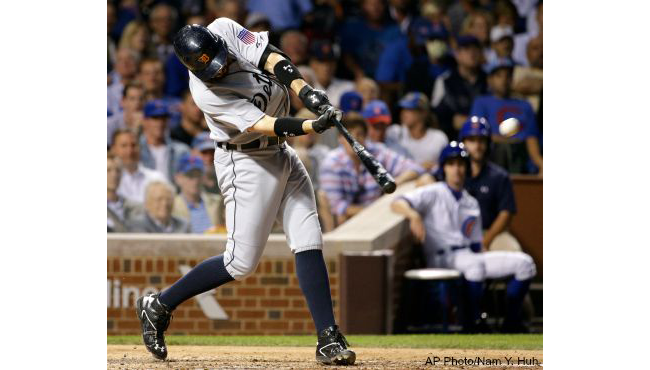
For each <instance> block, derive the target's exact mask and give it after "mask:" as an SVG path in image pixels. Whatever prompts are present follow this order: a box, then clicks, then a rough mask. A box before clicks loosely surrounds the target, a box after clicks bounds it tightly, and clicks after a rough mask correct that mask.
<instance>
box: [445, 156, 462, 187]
mask: <svg viewBox="0 0 650 370" xmlns="http://www.w3.org/2000/svg"><path fill="white" fill-rule="evenodd" d="M466 170H467V167H466V165H465V161H464V160H462V159H460V158H452V159H449V160H448V161H447V162H445V165H444V166H443V171H445V181H446V182H447V184H449V186H451V187H452V188H454V189H456V190H460V189H461V188H462V187H463V184H464V183H465V171H466Z"/></svg>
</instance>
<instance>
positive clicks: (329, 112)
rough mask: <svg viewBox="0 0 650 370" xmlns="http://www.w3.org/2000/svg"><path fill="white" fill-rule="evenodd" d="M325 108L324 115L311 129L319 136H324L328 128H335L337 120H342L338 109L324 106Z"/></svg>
mask: <svg viewBox="0 0 650 370" xmlns="http://www.w3.org/2000/svg"><path fill="white" fill-rule="evenodd" d="M323 108H324V109H323V114H321V116H320V117H318V119H316V120H314V122H312V124H311V127H312V128H313V129H314V131H316V133H318V134H322V133H323V132H324V131H325V130H327V129H328V128H330V127H333V126H334V120H335V119H339V120H340V119H341V112H340V111H338V110H337V109H336V108H334V107H332V106H331V105H329V106H324V107H323Z"/></svg>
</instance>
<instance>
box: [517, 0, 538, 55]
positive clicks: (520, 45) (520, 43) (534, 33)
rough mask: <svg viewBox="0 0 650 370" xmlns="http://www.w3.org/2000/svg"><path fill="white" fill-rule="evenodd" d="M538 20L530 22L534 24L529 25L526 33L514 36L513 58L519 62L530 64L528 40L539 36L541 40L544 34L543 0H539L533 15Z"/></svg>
mask: <svg viewBox="0 0 650 370" xmlns="http://www.w3.org/2000/svg"><path fill="white" fill-rule="evenodd" d="M532 19H534V20H535V21H536V22H532V23H529V25H534V26H533V27H529V29H528V31H527V32H526V33H522V34H519V35H516V36H515V38H514V49H513V51H512V56H513V59H514V60H515V62H516V63H517V64H520V65H523V66H528V63H529V60H528V58H527V53H528V42H530V40H532V39H534V38H537V37H539V38H540V42H541V39H542V37H543V36H542V35H543V29H544V27H543V26H544V11H543V4H542V1H541V0H540V1H538V2H537V7H536V8H535V15H534V17H532Z"/></svg>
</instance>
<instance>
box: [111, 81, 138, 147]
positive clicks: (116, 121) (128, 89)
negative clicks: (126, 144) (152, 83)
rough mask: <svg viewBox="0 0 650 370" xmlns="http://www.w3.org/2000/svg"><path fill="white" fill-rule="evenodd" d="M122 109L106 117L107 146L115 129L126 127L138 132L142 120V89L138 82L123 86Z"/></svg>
mask: <svg viewBox="0 0 650 370" xmlns="http://www.w3.org/2000/svg"><path fill="white" fill-rule="evenodd" d="M120 106H121V108H122V111H121V112H119V113H116V114H113V115H112V116H110V117H108V124H107V127H108V135H107V136H106V138H107V141H108V146H109V147H110V146H111V140H112V139H113V133H114V132H115V130H117V129H121V128H128V129H130V130H132V131H134V132H140V129H141V127H142V120H143V119H144V113H143V112H142V110H143V108H144V89H143V88H142V85H141V84H140V83H138V82H135V81H134V82H129V83H128V84H127V85H126V86H125V87H124V93H123V95H122V101H121V104H120Z"/></svg>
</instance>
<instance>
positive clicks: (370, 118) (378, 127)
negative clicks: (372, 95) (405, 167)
mask: <svg viewBox="0 0 650 370" xmlns="http://www.w3.org/2000/svg"><path fill="white" fill-rule="evenodd" d="M361 115H362V116H363V119H365V120H366V123H367V126H368V141H369V142H375V143H382V144H384V145H386V147H387V148H388V149H390V150H392V151H394V152H395V153H397V154H399V155H401V156H404V157H406V158H409V159H413V156H411V153H409V151H408V150H406V148H404V147H403V146H401V145H400V144H399V142H397V141H396V140H395V139H394V138H392V137H391V138H389V137H387V136H386V130H387V129H388V126H390V124H391V122H392V118H391V115H390V111H389V110H388V106H387V105H386V103H384V102H383V101H381V100H373V101H371V102H370V103H368V104H367V105H366V106H365V107H364V108H363V111H362V112H361Z"/></svg>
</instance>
